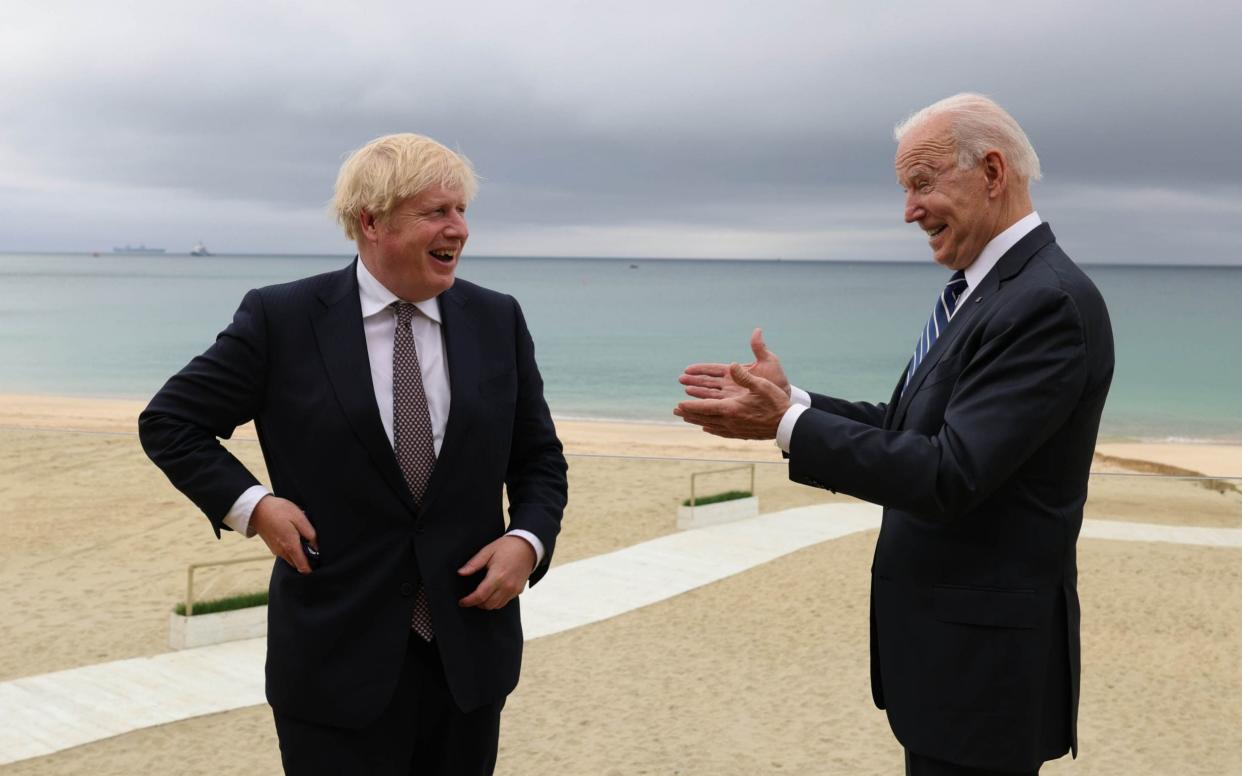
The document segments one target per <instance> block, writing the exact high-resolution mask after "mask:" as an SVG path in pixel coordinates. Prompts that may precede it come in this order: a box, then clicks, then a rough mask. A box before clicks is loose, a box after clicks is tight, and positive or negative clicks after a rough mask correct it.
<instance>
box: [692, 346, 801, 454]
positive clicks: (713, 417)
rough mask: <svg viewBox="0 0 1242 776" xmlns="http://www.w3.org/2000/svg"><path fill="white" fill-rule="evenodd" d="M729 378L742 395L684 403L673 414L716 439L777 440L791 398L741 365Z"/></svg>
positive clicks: (732, 370)
mask: <svg viewBox="0 0 1242 776" xmlns="http://www.w3.org/2000/svg"><path fill="white" fill-rule="evenodd" d="M729 377H730V378H731V379H732V380H733V382H734V383H736V384H737V385H738V386H739V387H740V388H742V389H743V392H742V393H740V394H737V395H733V396H729V397H728V398H724V399H700V400H698V401H683V402H682V403H681V404H678V405H677V406H676V407H675V408H674V409H673V414H674V415H676V416H678V417H680V418H682V419H683V420H685V421H686V422H687V423H694V424H695V425H698V426H702V427H703V430H704V431H706V432H708V433H709V434H715V435H716V436H722V437H732V438H734V439H775V438H776V429H777V427H778V426H780V423H781V418H782V417H783V416H784V414H785V411H786V410H788V409H789V394H788V393H786V391H785V390H782V389H781V388H780V387H779V386H777V385H776V384H775V383H773V382H772V381H771V380H765V379H764V378H762V377H758V376H756V375H755V374H754V373H753V372H751V371H749V370H748V369H747V368H746V367H744V366H741V365H740V364H730V365H729Z"/></svg>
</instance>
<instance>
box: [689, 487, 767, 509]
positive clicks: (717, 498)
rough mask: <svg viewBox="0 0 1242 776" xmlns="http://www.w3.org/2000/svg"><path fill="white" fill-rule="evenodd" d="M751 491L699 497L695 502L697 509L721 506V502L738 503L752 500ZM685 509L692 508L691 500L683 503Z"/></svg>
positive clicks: (732, 491)
mask: <svg viewBox="0 0 1242 776" xmlns="http://www.w3.org/2000/svg"><path fill="white" fill-rule="evenodd" d="M750 496H751V493H750V491H749V490H726V491H725V492H724V493H713V494H712V495H710V496H699V497H698V498H696V499H695V500H694V505H695V506H696V507H702V506H706V505H708V504H719V503H720V502H721V501H737V500H738V499H740V498H750ZM681 505H682V506H683V507H688V506H690V499H686V500H685V501H683V502H681Z"/></svg>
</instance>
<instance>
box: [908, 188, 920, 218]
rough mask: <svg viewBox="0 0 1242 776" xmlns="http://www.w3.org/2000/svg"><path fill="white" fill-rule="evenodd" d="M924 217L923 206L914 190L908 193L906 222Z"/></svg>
mask: <svg viewBox="0 0 1242 776" xmlns="http://www.w3.org/2000/svg"><path fill="white" fill-rule="evenodd" d="M922 217H923V206H922V205H921V204H919V200H918V195H917V194H915V193H914V192H913V191H912V192H910V193H909V194H907V195H906V223H907V224H910V223H914V222H915V221H917V220H919V219H920V218H922Z"/></svg>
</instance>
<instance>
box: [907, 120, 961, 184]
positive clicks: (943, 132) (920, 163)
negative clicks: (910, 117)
mask: <svg viewBox="0 0 1242 776" xmlns="http://www.w3.org/2000/svg"><path fill="white" fill-rule="evenodd" d="M956 156H957V143H956V142H955V141H954V139H953V135H952V133H951V132H950V130H949V127H948V126H947V125H946V124H944V123H938V122H933V123H931V124H929V125H927V126H924V127H919V128H918V129H916V130H913V131H911V132H910V133H908V134H907V135H906V136H905V137H903V138H902V139H901V142H900V143H899V144H898V145H897V156H896V157H895V158H894V160H893V166H894V168H896V171H897V179H898V180H903V179H907V178H909V177H910V176H911V175H913V174H914V173H916V172H919V171H922V170H930V171H935V170H939V169H941V168H943V167H944V166H945V165H946V163H949V162H953V161H954V160H955V159H956Z"/></svg>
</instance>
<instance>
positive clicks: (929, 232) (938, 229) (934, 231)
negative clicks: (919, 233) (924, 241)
mask: <svg viewBox="0 0 1242 776" xmlns="http://www.w3.org/2000/svg"><path fill="white" fill-rule="evenodd" d="M924 231H925V232H927V236H928V237H935V236H936V235H938V234H940V233H941V232H943V231H944V227H943V226H938V227H936V228H935V229H925V230H924Z"/></svg>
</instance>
